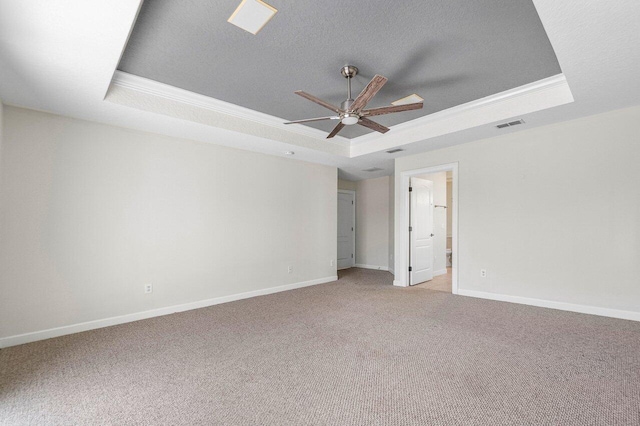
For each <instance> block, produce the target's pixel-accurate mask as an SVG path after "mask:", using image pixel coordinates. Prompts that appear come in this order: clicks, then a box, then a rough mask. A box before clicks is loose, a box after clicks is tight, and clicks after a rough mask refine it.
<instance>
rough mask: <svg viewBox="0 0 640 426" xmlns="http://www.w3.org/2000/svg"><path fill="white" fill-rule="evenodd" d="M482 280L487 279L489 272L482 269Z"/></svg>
mask: <svg viewBox="0 0 640 426" xmlns="http://www.w3.org/2000/svg"><path fill="white" fill-rule="evenodd" d="M480 278H487V270H486V269H480Z"/></svg>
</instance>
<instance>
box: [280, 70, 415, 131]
mask: <svg viewBox="0 0 640 426" xmlns="http://www.w3.org/2000/svg"><path fill="white" fill-rule="evenodd" d="M340 72H341V73H342V75H343V76H344V77H345V78H346V79H347V100H346V101H344V102H342V103H341V104H340V108H338V107H337V106H335V105H331V104H330V103H328V102H325V101H323V100H322V99H319V98H316V97H315V96H313V95H310V94H309V93H306V92H303V91H302V90H298V91H296V92H295V94H296V95H300V96H302V97H303V98H306V99H308V100H310V101H311V102H315V103H317V104H318V105H321V106H323V107H325V108H327V109H330V110H331V111H333V112H335V113H336V114H338V115H335V116H331V117H318V118H309V119H306V120H296V121H288V122H286V123H284V124H297V123H309V122H312V121H322V120H340V122H339V123H338V125H337V126H336V127H335V128H334V129H333V130H332V131H331V133H329V135H328V136H327V139H329V138H332V137H334V136H335V135H337V134H338V132H339V131H340V130H342V128H343V127H344V126H351V125H353V124H359V125H361V126H364V127H368V128H369V129H372V130H375V131H376V132H380V133H387V132H388V131H389V130H390V129H389V128H388V127H385V126H383V125H382V124H378V123H376V122H375V121H372V120H369V118H367V117H372V116H375V115H383V114H391V113H394V112H402V111H410V110H414V109H421V108H422V102H415V103H410V104H402V105H389V106H385V107H380V108H372V109H364V108H365V107H366V106H367V104H368V103H369V101H370V100H371V99H372V98H373V97H374V96H375V95H376V93H378V91H379V90H380V89H381V88H382V86H384V84H385V83H386V82H387V78H386V77H383V76H381V75H377V74H376V76H375V77H373V79H371V81H370V82H369V84H367V85H366V87H365V88H364V89H363V90H362V92H361V93H360V94H359V95H358V97H357V98H356V99H355V100H354V99H353V98H352V97H351V79H352V78H353V77H355V76H356V75H357V74H358V68H356V67H354V66H353V65H345V66H344V67H342V69H341V70H340Z"/></svg>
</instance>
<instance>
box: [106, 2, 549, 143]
mask: <svg viewBox="0 0 640 426" xmlns="http://www.w3.org/2000/svg"><path fill="white" fill-rule="evenodd" d="M238 3H239V1H236V0H229V1H221V0H214V1H211V0H192V1H189V2H186V3H185V2H175V1H169V0H148V1H145V2H144V4H143V6H142V9H141V11H140V14H139V16H138V19H137V21H136V24H135V26H134V28H133V32H132V34H131V37H130V39H129V42H128V44H127V47H126V49H125V52H124V54H123V57H122V59H121V61H120V65H119V67H118V68H119V69H120V70H122V71H124V72H127V73H130V74H134V75H137V76H141V77H145V78H148V79H151V80H156V81H159V82H162V83H165V84H169V85H172V86H176V87H179V88H182V89H185V90H189V91H192V92H195V93H199V94H203V95H206V96H210V97H213V98H216V99H220V100H223V101H226V102H230V103H233V104H236V105H240V106H243V107H246V108H250V109H253V110H256V111H259V112H263V113H266V114H270V115H273V116H276V117H281V118H283V119H286V120H296V119H302V118H311V117H319V116H325V115H327V111H326V110H324V109H323V108H321V107H319V106H317V105H315V104H313V103H311V102H309V101H307V100H305V99H302V98H300V97H298V96H296V95H294V93H293V92H294V91H295V90H304V91H306V92H309V93H312V94H314V95H316V96H318V97H320V98H323V99H325V100H327V101H329V102H332V103H334V104H339V103H340V102H341V101H342V100H344V99H345V97H346V81H345V79H344V78H343V77H342V76H341V75H340V72H339V71H340V67H341V66H343V65H345V64H353V65H356V66H357V67H358V68H359V69H360V74H359V75H358V76H357V77H356V78H355V82H354V94H357V93H359V91H360V90H361V89H362V87H364V85H365V84H366V83H367V82H368V80H369V79H370V78H371V77H373V75H374V74H382V75H384V76H386V77H388V78H389V82H388V83H387V84H386V85H385V86H384V87H383V89H382V90H381V91H380V92H379V93H378V95H377V96H376V97H375V98H374V99H373V101H372V102H371V103H370V104H369V106H370V107H376V106H383V105H387V104H389V103H391V102H392V101H394V100H397V99H399V98H402V97H404V96H407V95H410V94H412V93H417V94H418V95H420V96H421V97H423V98H424V99H425V107H424V109H423V110H420V111H411V112H405V113H399V114H392V115H387V116H381V117H376V121H378V122H379V123H381V124H383V125H386V126H392V125H395V124H399V123H401V122H405V121H408V120H411V119H414V118H418V117H421V116H424V115H428V114H432V113H434V112H437V111H441V110H443V109H447V108H450V107H453V106H456V105H460V104H463V103H466V102H469V101H473V100H475V99H479V98H482V97H485V96H488V95H491V94H494V93H498V92H502V91H505V90H508V89H512V88H515V87H519V86H522V85H524V84H527V83H531V82H534V81H538V80H541V79H543V78H546V77H550V76H553V75H556V74H559V73H560V72H561V70H560V66H559V64H558V61H557V59H556V55H555V53H554V51H553V48H552V46H551V43H550V42H549V39H548V38H547V35H546V33H545V30H544V28H543V26H542V24H541V22H540V19H539V17H538V14H537V12H536V10H535V7H534V5H533V3H532V2H531V0H500V1H496V0H479V1H474V2H469V1H464V0H450V1H447V2H441V1H435V0H427V1H425V0H411V1H404V2H388V1H381V0H374V1H368V2H351V1H346V0H342V1H336V2H332V3H331V4H329V3H326V2H317V1H310V0H299V1H296V2H283V1H281V0H271V1H270V4H272V5H273V6H274V7H276V8H277V9H278V13H277V14H276V16H275V17H274V18H273V19H272V20H271V21H270V22H269V23H268V24H267V25H266V26H265V28H264V29H263V30H262V31H261V32H260V33H258V34H257V35H255V36H254V35H252V34H249V33H247V32H245V31H242V30H240V29H239V28H237V27H235V26H233V25H231V24H229V23H228V22H227V18H228V17H229V16H230V15H231V13H232V12H233V11H234V10H235V8H236V7H237V5H238ZM334 125H335V123H334V122H318V123H310V124H309V126H310V127H315V128H317V129H321V130H324V131H327V132H328V131H330V130H331V128H333V126H334ZM365 133H369V130H368V129H366V128H364V127H361V126H351V127H349V128H346V129H344V130H343V132H341V135H342V136H346V137H348V138H353V137H357V136H360V135H363V134H365Z"/></svg>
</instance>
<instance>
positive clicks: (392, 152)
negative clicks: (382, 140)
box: [387, 148, 404, 154]
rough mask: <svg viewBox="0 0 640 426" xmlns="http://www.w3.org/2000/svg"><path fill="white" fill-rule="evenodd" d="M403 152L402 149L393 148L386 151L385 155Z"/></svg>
mask: <svg viewBox="0 0 640 426" xmlns="http://www.w3.org/2000/svg"><path fill="white" fill-rule="evenodd" d="M400 151H404V149H402V148H393V149H390V150H389V151H387V154H395V153H396V152H400Z"/></svg>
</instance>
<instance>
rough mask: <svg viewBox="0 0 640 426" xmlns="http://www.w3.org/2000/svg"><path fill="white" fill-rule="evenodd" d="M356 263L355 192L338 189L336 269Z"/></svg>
mask: <svg viewBox="0 0 640 426" xmlns="http://www.w3.org/2000/svg"><path fill="white" fill-rule="evenodd" d="M355 263H356V193H355V191H349V190H346V189H339V190H338V269H346V268H351V267H353V266H354V265H355Z"/></svg>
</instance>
